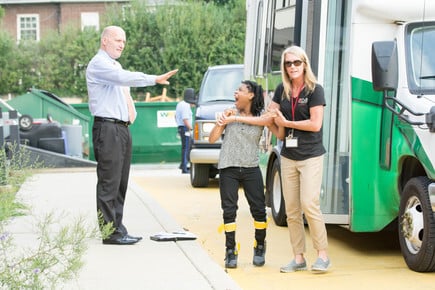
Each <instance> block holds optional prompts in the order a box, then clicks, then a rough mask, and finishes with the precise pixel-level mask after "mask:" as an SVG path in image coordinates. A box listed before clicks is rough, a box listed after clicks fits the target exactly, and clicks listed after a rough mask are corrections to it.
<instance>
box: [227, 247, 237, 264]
mask: <svg viewBox="0 0 435 290" xmlns="http://www.w3.org/2000/svg"><path fill="white" fill-rule="evenodd" d="M237 254H238V253H237V249H227V250H226V251H225V268H237Z"/></svg>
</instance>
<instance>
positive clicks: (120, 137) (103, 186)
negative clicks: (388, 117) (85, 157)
mask: <svg viewBox="0 0 435 290" xmlns="http://www.w3.org/2000/svg"><path fill="white" fill-rule="evenodd" d="M92 138H93V145H94V155H95V160H96V161H97V177H98V182H97V211H98V213H99V214H101V215H102V218H103V221H102V222H103V224H107V223H113V227H114V228H115V232H114V233H113V234H112V236H111V238H119V237H122V236H124V235H126V234H127V229H126V228H125V226H124V225H123V223H122V217H123V214H124V202H125V195H126V193H127V187H128V178H129V174H130V163H131V151H132V141H131V135H130V130H129V128H128V127H126V126H125V125H122V124H115V123H110V122H97V121H95V122H94V126H93V128H92Z"/></svg>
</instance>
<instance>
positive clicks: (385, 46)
mask: <svg viewBox="0 0 435 290" xmlns="http://www.w3.org/2000/svg"><path fill="white" fill-rule="evenodd" d="M398 71H399V70H398V60H397V46H396V42H395V41H376V42H373V44H372V81H373V89H374V90H375V91H384V90H397V84H398Z"/></svg>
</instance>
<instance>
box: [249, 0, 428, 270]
mask: <svg viewBox="0 0 435 290" xmlns="http://www.w3.org/2000/svg"><path fill="white" fill-rule="evenodd" d="M293 44H296V45H300V46H302V47H303V48H304V49H305V50H306V51H307V53H308V56H309V58H310V60H311V63H312V67H313V70H314V72H315V73H316V75H317V77H318V80H319V83H320V84H322V85H323V87H324V89H325V97H326V103H327V106H326V107H325V115H324V126H323V133H324V139H323V140H324V145H325V147H326V150H327V153H326V156H325V164H324V180H323V184H322V189H321V208H322V212H323V214H324V216H325V220H326V222H327V223H330V224H339V225H343V226H345V227H347V228H348V229H349V230H350V231H353V232H376V231H380V230H382V229H384V228H386V227H387V226H391V225H393V226H396V225H397V227H398V233H399V241H400V245H401V250H402V254H403V256H404V259H405V261H406V263H407V265H408V267H409V268H410V269H412V270H414V271H418V272H433V271H435V217H434V210H435V1H433V0H412V1H408V0H382V1H379V0H331V1H328V0H311V1H308V0H248V1H247V27H246V47H245V64H244V67H245V78H247V79H255V80H256V81H258V82H260V83H261V84H262V85H263V87H264V88H265V89H266V91H267V92H269V93H270V94H269V97H270V95H271V94H272V92H273V90H274V88H275V87H276V85H277V84H278V83H279V82H280V81H281V77H280V72H279V70H280V66H279V64H280V57H281V53H282V51H283V50H284V49H285V48H286V47H288V46H290V45H293ZM272 139H273V138H272ZM278 143H279V142H278ZM279 150H280V147H279V144H277V146H274V147H273V149H271V150H269V154H268V160H267V167H266V197H267V203H268V206H270V207H271V211H272V216H273V219H274V221H275V223H276V224H278V225H283V226H284V225H285V224H286V216H285V210H284V204H283V198H282V194H281V182H280V181H281V180H280V174H279V168H280V162H279Z"/></svg>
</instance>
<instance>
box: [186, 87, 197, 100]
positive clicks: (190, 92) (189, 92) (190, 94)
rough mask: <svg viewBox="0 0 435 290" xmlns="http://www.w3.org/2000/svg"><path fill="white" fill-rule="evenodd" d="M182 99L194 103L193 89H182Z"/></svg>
mask: <svg viewBox="0 0 435 290" xmlns="http://www.w3.org/2000/svg"><path fill="white" fill-rule="evenodd" d="M184 101H185V102H186V103H189V104H196V99H195V90H194V89H192V88H187V89H185V90H184Z"/></svg>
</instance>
